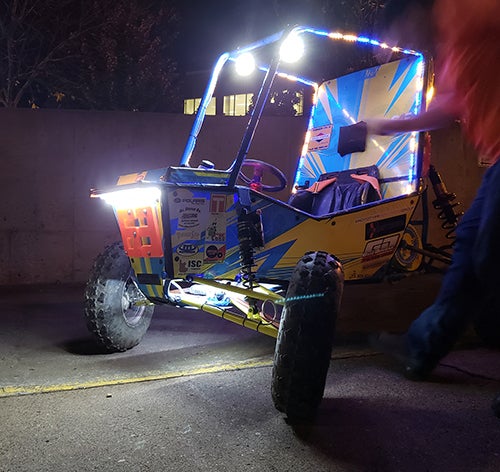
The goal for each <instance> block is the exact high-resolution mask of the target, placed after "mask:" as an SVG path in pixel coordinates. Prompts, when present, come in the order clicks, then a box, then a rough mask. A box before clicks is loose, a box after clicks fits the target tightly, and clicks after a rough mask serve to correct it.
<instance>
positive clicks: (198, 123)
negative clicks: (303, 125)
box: [180, 26, 423, 188]
mask: <svg viewBox="0 0 500 472" xmlns="http://www.w3.org/2000/svg"><path fill="white" fill-rule="evenodd" d="M304 33H307V34H311V35H314V36H323V37H327V38H330V39H334V40H343V41H347V42H357V43H362V44H366V45H368V46H376V47H380V48H390V49H392V50H393V51H396V52H400V53H403V54H405V55H416V56H421V57H423V54H422V53H421V52H418V51H414V50H411V49H405V48H400V47H390V46H388V45H387V44H385V43H383V42H381V41H378V40H376V39H370V38H367V37H365V36H356V35H351V34H342V33H339V32H328V31H323V30H317V29H314V28H311V27H305V26H294V27H292V28H289V29H285V30H282V31H280V32H278V33H276V34H273V35H271V36H267V37H265V38H263V39H261V40H259V41H256V42H254V43H251V44H249V45H247V46H245V47H243V48H240V49H236V50H234V51H231V52H226V53H224V54H222V55H221V56H220V57H219V59H218V60H217V62H216V63H215V66H214V69H213V71H212V74H211V76H210V79H209V82H208V85H207V87H206V90H205V92H204V95H203V98H202V101H201V103H200V106H199V108H198V110H197V112H196V116H195V120H194V123H193V126H192V128H191V131H190V134H189V137H188V140H187V142H186V146H185V148H184V152H183V154H182V157H181V161H180V166H183V167H189V161H190V159H191V156H192V154H193V151H194V148H195V146H196V141H197V137H198V134H199V132H200V129H201V127H202V124H203V121H204V119H205V116H206V111H207V108H208V105H209V103H210V101H211V99H212V97H213V93H214V91H215V87H216V85H217V82H218V79H219V75H220V73H221V71H222V69H223V67H224V65H225V64H226V63H227V61H235V60H236V59H237V58H238V56H240V55H242V54H244V53H247V52H251V51H254V50H256V49H260V48H263V47H264V46H268V45H272V44H273V43H280V44H281V43H282V42H283V41H284V40H286V38H288V37H289V36H290V35H291V34H297V35H298V34H304ZM271 57H272V59H271V61H270V64H269V65H268V66H265V65H262V64H260V65H257V67H258V69H260V70H261V71H263V72H265V77H264V79H263V81H262V85H261V87H260V91H259V94H258V97H257V101H256V104H255V107H254V108H253V110H252V113H251V115H250V119H249V122H248V124H247V128H246V130H245V133H244V135H243V138H242V141H241V144H240V148H239V151H238V153H237V155H236V157H235V159H234V161H233V163H232V164H231V166H230V167H229V168H228V169H227V171H229V172H230V173H231V175H230V178H229V182H228V186H229V188H232V187H234V185H235V183H236V180H237V178H238V174H239V172H240V169H241V166H242V164H243V161H244V160H245V158H246V156H247V153H248V150H249V148H250V145H251V142H252V139H253V137H254V134H255V130H256V127H257V125H258V123H259V120H260V117H261V116H262V112H263V110H264V106H265V104H266V102H267V98H268V96H269V92H270V90H271V87H272V84H273V81H274V78H275V77H276V75H283V76H284V77H288V78H291V79H292V80H296V81H298V82H301V83H303V84H305V85H308V86H311V87H313V88H317V87H318V85H319V84H318V83H317V82H316V81H313V80H311V79H309V78H305V77H292V76H289V75H288V74H286V73H285V72H283V73H282V72H281V71H280V70H279V64H280V60H279V47H277V48H276V50H275V51H273V54H272V56H271Z"/></svg>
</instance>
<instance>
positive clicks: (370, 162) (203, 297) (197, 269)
mask: <svg viewBox="0 0 500 472" xmlns="http://www.w3.org/2000/svg"><path fill="white" fill-rule="evenodd" d="M287 46H288V47H290V46H291V49H290V48H288V49H286V48H287ZM344 47H347V48H351V49H342V48H344ZM329 48H332V51H330V50H329ZM352 49H353V50H355V51H357V52H359V51H361V52H362V61H363V63H364V64H365V65H366V67H362V68H361V70H357V71H352V72H348V73H345V69H344V73H343V74H341V75H340V76H336V78H333V79H331V80H323V79H324V78H325V77H328V76H327V75H325V74H327V73H328V70H329V68H330V70H331V67H332V65H334V64H338V63H339V62H340V61H346V60H351V62H352V58H353V56H352V53H351V52H349V51H351V50H352ZM302 50H303V52H304V54H305V58H304V59H302V60H301V65H300V67H301V68H302V71H303V72H302V73H299V66H298V65H297V64H290V63H289V62H287V61H288V60H289V59H290V57H284V56H286V55H287V51H288V55H290V51H291V53H292V55H293V54H295V53H298V52H302ZM386 52H389V53H390V54H391V55H392V56H393V57H392V60H391V61H390V62H385V63H377V57H378V56H379V55H380V53H386ZM360 57H361V56H360ZM252 58H254V59H252ZM367 58H368V59H367ZM245 60H247V61H248V60H250V61H252V60H254V61H255V62H253V64H255V65H256V67H257V69H258V71H257V72H256V73H260V74H261V75H262V83H261V85H260V91H259V93H258V96H257V98H256V100H255V103H254V104H253V107H252V111H251V114H250V115H249V118H248V124H247V126H246V129H245V132H244V135H243V136H242V140H241V146H240V148H239V151H238V152H237V154H236V156H234V161H233V162H232V164H231V165H230V166H229V167H228V168H225V169H220V168H218V167H217V163H215V164H213V163H211V162H206V161H201V162H195V163H193V162H192V161H193V159H192V156H193V151H194V148H195V145H196V143H197V138H198V135H199V133H200V129H201V127H202V125H203V122H204V118H205V115H206V111H207V107H208V106H209V103H210V101H211V99H212V97H213V95H214V90H215V87H216V84H217V81H218V78H219V75H220V73H221V71H222V69H224V68H226V67H228V66H235V65H236V66H240V67H241V66H242V65H244V64H245V62H244V61H245ZM250 63H251V64H252V62H250ZM246 64H248V62H247V63H246ZM321 67H323V69H326V70H327V72H325V71H323V72H321V71H319V69H321ZM276 77H280V79H283V78H284V79H289V80H292V81H295V82H298V83H299V84H302V86H304V87H306V88H309V90H311V94H310V96H311V103H312V106H311V107H310V110H309V111H310V115H309V122H308V126H307V132H306V133H305V137H304V141H303V148H302V153H301V154H300V151H299V154H300V155H298V156H297V157H298V160H297V164H296V172H295V178H294V181H293V183H292V185H290V186H289V188H290V192H289V194H288V197H287V198H286V199H285V200H282V199H276V198H273V197H272V196H270V195H269V194H268V193H269V192H271V193H272V192H273V191H279V190H282V189H283V188H284V187H285V186H286V185H287V179H286V177H285V175H284V174H283V172H281V171H280V170H279V169H278V168H276V166H274V165H271V164H270V163H267V162H263V161H260V160H255V159H248V158H247V156H248V155H249V152H250V149H251V144H252V140H253V138H254V134H255V131H256V129H257V127H258V126H259V122H260V121H261V115H262V113H263V110H264V107H265V105H266V102H267V101H268V98H269V93H270V90H271V87H272V85H273V82H274V81H275V79H276ZM330 77H331V76H330ZM430 79H431V74H430V72H429V66H428V64H427V61H426V59H425V58H424V55H423V54H421V53H419V52H416V51H412V50H408V49H404V48H400V47H392V46H388V45H386V44H384V43H381V42H379V41H377V40H373V39H370V38H368V37H364V36H356V35H350V34H342V33H339V32H327V31H321V30H316V29H313V28H307V27H295V28H293V29H290V30H287V31H283V32H280V33H277V34H275V35H272V36H270V37H266V38H264V39H263V40H261V41H258V42H255V43H252V44H250V45H248V46H245V47H242V48H239V49H237V50H234V51H231V52H228V53H225V54H223V55H221V56H220V58H219V59H218V61H217V62H216V64H215V66H214V69H213V72H212V75H211V77H210V79H209V83H208V86H207V88H206V92H205V95H204V96H203V98H202V100H201V103H200V106H199V109H198V111H197V114H196V117H195V119H194V124H193V126H192V130H191V133H190V135H189V137H188V139H187V143H186V146H185V150H184V153H183V155H182V156H181V157H180V160H179V164H178V166H169V167H166V168H160V169H155V170H146V171H144V170H142V169H138V170H139V172H138V173H134V174H131V175H123V176H121V177H119V179H118V182H117V184H116V186H115V187H113V188H109V189H106V190H100V191H97V190H94V191H92V196H93V197H100V198H101V199H103V200H105V201H106V202H108V203H110V204H111V205H112V207H113V209H114V212H115V215H116V219H117V222H118V225H119V229H120V232H121V237H122V241H120V242H117V243H116V244H114V245H112V246H110V247H108V248H107V249H106V250H105V251H104V252H103V253H102V254H101V255H99V256H98V257H97V259H96V261H95V264H94V267H93V269H92V273H91V276H90V279H89V281H88V285H87V288H86V293H85V298H86V300H85V317H86V320H87V324H88V327H89V329H90V331H91V332H92V333H94V334H95V336H96V339H97V340H98V342H99V343H100V344H101V346H102V347H104V348H105V349H106V350H108V351H110V352H114V351H124V350H126V349H129V348H132V347H133V346H135V345H137V344H138V343H139V342H140V341H141V339H142V338H143V336H144V334H145V333H146V331H147V329H148V326H149V324H150V321H151V317H152V314H153V310H154V306H155V305H159V304H171V305H176V306H180V307H186V306H188V307H195V308H198V309H201V310H203V311H206V312H208V313H211V314H214V315H217V316H219V317H221V318H223V319H226V320H229V321H232V322H234V323H237V324H239V325H241V326H244V327H246V328H251V329H254V330H256V331H259V332H261V333H264V334H267V335H269V336H273V337H276V338H277V341H276V350H275V356H274V366H273V372H272V398H273V400H274V403H275V406H276V408H277V409H278V410H280V411H283V412H285V413H286V414H287V415H288V417H289V418H291V419H308V418H311V417H313V416H314V414H315V412H316V410H317V407H318V405H319V403H320V401H321V399H322V396H323V391H324V385H325V380H326V375H327V371H328V367H329V363H330V356H331V350H332V343H333V339H334V332H335V322H336V317H337V314H338V311H339V306H340V302H341V298H342V291H343V286H344V283H349V282H353V281H360V280H380V278H381V277H382V276H384V275H385V274H387V273H388V272H389V271H390V270H392V269H391V268H394V267H395V266H396V267H399V268H403V269H406V270H415V269H417V268H418V267H419V265H420V263H421V261H422V257H423V254H422V252H425V251H422V250H420V251H419V250H418V248H419V247H420V248H421V246H422V244H421V241H420V239H421V238H420V235H419V231H417V230H416V229H415V227H414V226H412V225H410V220H411V219H412V215H413V214H414V211H415V208H416V207H417V204H418V203H419V200H420V198H421V196H422V192H423V189H424V186H423V182H422V178H421V174H422V161H423V158H422V156H423V148H424V136H423V135H422V134H421V133H417V132H412V133H407V134H401V135H397V136H394V137H368V138H367V136H366V129H365V127H364V126H363V120H364V119H366V118H368V117H384V116H385V117H395V116H398V117H400V116H402V115H406V114H415V113H418V112H419V111H420V110H421V109H422V107H425V100H426V91H427V84H428V83H429V81H430ZM249 169H252V170H253V175H252V176H247V174H249V173H250V172H249ZM245 172H246V173H245ZM413 249H417V250H416V251H415V250H413ZM436 257H443V256H439V255H436Z"/></svg>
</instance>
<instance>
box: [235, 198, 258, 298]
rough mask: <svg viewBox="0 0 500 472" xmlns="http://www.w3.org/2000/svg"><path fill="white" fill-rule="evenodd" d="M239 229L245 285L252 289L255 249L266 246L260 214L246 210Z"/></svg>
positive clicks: (239, 220) (242, 213) (239, 223)
mask: <svg viewBox="0 0 500 472" xmlns="http://www.w3.org/2000/svg"><path fill="white" fill-rule="evenodd" d="M237 228H238V241H239V247H240V257H241V272H242V274H243V283H244V284H245V285H246V286H247V287H249V288H252V285H253V281H254V279H255V275H254V273H253V269H252V268H253V266H254V265H255V260H254V253H255V248H259V247H263V246H264V235H263V230H262V220H261V215H260V212H259V211H253V212H251V211H248V210H247V209H246V208H244V209H243V210H242V211H241V213H240V215H239V216H238V223H237Z"/></svg>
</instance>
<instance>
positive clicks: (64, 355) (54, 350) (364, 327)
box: [0, 274, 500, 472]
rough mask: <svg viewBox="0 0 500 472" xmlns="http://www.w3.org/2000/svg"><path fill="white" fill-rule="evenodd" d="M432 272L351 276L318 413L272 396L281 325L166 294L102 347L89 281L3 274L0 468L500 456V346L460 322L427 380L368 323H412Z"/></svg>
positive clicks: (323, 466) (199, 467) (498, 461)
mask: <svg viewBox="0 0 500 472" xmlns="http://www.w3.org/2000/svg"><path fill="white" fill-rule="evenodd" d="M439 283H440V276H439V275H438V274H425V275H415V276H412V277H407V278H405V279H403V280H401V281H398V282H395V283H388V282H383V283H380V284H373V285H354V286H347V287H346V290H345V295H344V299H343V304H342V310H341V316H340V318H339V320H338V326H337V341H336V345H335V348H334V351H333V354H332V361H331V366H330V370H329V374H328V378H327V385H326V388H325V395H324V399H323V402H322V404H321V407H320V410H319V414H318V417H317V419H316V421H315V422H314V423H313V424H311V425H309V426H307V427H305V426H299V427H292V426H291V425H289V424H288V423H287V422H286V420H285V418H284V417H283V415H282V414H281V413H279V412H278V411H277V410H275V408H274V406H273V404H272V399H271V395H270V382H271V366H272V355H273V351H274V343H275V341H274V339H272V338H269V337H266V336H265V335H262V334H259V333H255V332H253V331H249V330H246V329H244V328H241V327H240V326H236V325H233V324H231V323H230V322H228V321H225V320H220V319H218V318H216V317H213V316H212V315H209V314H206V313H204V312H200V311H195V310H187V309H178V308H175V307H169V306H165V307H157V308H156V310H155V315H154V317H153V322H152V325H151V327H150V329H149V331H148V333H147V334H146V336H145V338H144V340H143V341H142V342H141V344H140V345H139V346H137V347H135V348H134V349H131V350H129V351H127V352H125V353H119V354H103V353H101V352H100V351H99V350H98V349H96V347H95V345H94V344H93V342H92V340H91V338H90V337H89V334H88V332H87V330H86V327H85V323H84V321H83V316H82V299H83V287H81V286H67V285H58V286H48V287H47V286H45V287H34V286H29V287H9V288H6V287H4V288H1V289H0V301H1V306H2V310H1V313H0V322H1V329H0V425H1V429H0V471H1V472H11V471H12V472H13V471H15V472H19V471H23V472H31V471H36V472H38V471H51V472H58V471H65V472H69V471H78V472H84V471H97V470H99V471H175V472H183V471H186V472H187V471H189V472H192V471H231V472H233V471H253V470H256V471H262V472H266V471H279V472H281V471H292V470H293V471H294V472H295V471H314V472H318V471H325V472H326V471H332V472H333V471H367V472H368V471H373V472H375V471H384V472H385V471H388V472H389V471H403V472H406V471H409V472H411V471H446V472H448V471H450V472H455V471H456V472H461V471H463V472H472V471H495V472H496V471H498V470H500V419H497V418H496V417H495V416H494V415H493V414H492V412H491V409H490V404H491V400H492V398H493V397H494V395H495V394H496V393H497V392H500V353H499V352H498V351H494V350H489V349H486V348H484V347H482V346H481V344H480V343H479V342H478V340H477V339H476V338H475V336H474V334H473V333H471V332H469V333H467V334H466V336H464V338H463V339H462V340H461V342H460V343H459V344H458V345H457V347H456V349H455V350H454V351H453V352H452V353H450V355H448V356H447V357H446V358H445V359H443V360H442V362H441V363H440V365H439V366H438V367H437V369H436V371H435V372H434V373H433V375H432V377H431V378H430V379H429V381H427V382H411V381H408V380H406V379H404V378H403V377H402V376H401V373H400V372H399V368H398V366H397V365H396V364H395V363H394V362H393V361H392V360H391V359H388V358H387V357H386V356H384V355H382V354H381V353H379V352H376V351H373V350H372V349H371V348H370V347H369V346H368V345H367V342H366V338H367V335H368V334H369V333H370V332H372V331H376V330H381V329H384V330H389V331H395V332H400V331H403V330H404V329H405V328H406V327H407V326H408V323H409V322H410V321H411V320H412V319H413V318H415V317H416V316H417V315H418V313H419V312H420V310H421V309H423V308H424V307H425V306H427V305H428V304H429V303H430V302H431V301H432V299H433V297H434V296H435V293H436V291H437V289H438V287H439Z"/></svg>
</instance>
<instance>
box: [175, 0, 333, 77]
mask: <svg viewBox="0 0 500 472" xmlns="http://www.w3.org/2000/svg"><path fill="white" fill-rule="evenodd" d="M280 4H281V7H280ZM275 6H277V7H278V10H276V8H275ZM181 10H182V12H181V13H182V18H183V20H182V25H181V27H182V32H181V37H180V38H179V51H182V54H180V61H181V63H182V65H183V66H184V67H186V69H188V70H197V69H205V68H207V67H211V66H212V64H213V63H214V62H215V60H216V59H217V58H218V57H219V55H220V54H222V53H223V52H225V51H230V50H233V49H235V48H237V47H238V46H242V45H245V44H247V43H249V42H251V41H254V40H257V39H260V38H262V37H265V36H267V35H269V34H272V33H275V32H277V31H279V30H281V29H283V28H284V27H286V25H287V24H308V25H313V26H323V25H321V24H318V20H319V19H320V18H321V15H320V14H319V12H316V11H314V10H313V9H311V7H310V4H309V2H307V1H303V0H302V1H298V0H288V1H284V0H283V1H281V2H277V4H276V3H275V2H273V0H185V1H183V2H182V5H181Z"/></svg>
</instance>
